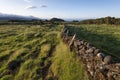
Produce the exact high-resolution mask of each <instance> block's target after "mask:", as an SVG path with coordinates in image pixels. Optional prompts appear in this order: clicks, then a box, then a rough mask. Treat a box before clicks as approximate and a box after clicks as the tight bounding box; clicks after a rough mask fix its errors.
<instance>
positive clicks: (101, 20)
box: [79, 16, 120, 25]
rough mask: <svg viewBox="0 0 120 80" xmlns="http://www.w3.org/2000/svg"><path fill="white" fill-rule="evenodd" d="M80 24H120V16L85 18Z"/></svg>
mask: <svg viewBox="0 0 120 80" xmlns="http://www.w3.org/2000/svg"><path fill="white" fill-rule="evenodd" d="M79 23H80V24H109V25H112V24H115V25H119V24H120V18H115V17H110V16H108V17H105V18H98V19H88V20H83V21H80V22H79Z"/></svg>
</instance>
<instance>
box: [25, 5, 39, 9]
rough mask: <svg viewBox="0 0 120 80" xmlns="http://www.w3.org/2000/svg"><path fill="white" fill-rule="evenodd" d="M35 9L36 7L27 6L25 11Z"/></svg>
mask: <svg viewBox="0 0 120 80" xmlns="http://www.w3.org/2000/svg"><path fill="white" fill-rule="evenodd" d="M35 8H37V7H36V6H27V7H26V9H35Z"/></svg>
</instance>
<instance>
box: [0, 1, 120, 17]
mask: <svg viewBox="0 0 120 80" xmlns="http://www.w3.org/2000/svg"><path fill="white" fill-rule="evenodd" d="M0 13H6V14H17V15H25V16H35V17H39V18H46V19H47V18H52V17H57V18H68V19H81V18H82V19H84V18H85V19H86V18H98V17H106V16H114V17H120V0H0Z"/></svg>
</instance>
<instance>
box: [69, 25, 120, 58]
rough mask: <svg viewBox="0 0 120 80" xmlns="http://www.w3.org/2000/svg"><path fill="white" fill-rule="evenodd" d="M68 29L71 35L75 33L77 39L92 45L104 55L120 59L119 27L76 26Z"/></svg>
mask: <svg viewBox="0 0 120 80" xmlns="http://www.w3.org/2000/svg"><path fill="white" fill-rule="evenodd" d="M73 26H74V25H73ZM68 28H69V30H70V33H71V35H73V34H74V33H76V34H77V37H78V38H80V39H83V40H86V41H88V42H90V43H92V44H94V45H95V46H96V47H97V48H100V49H101V50H103V51H104V52H105V53H110V54H113V55H115V56H118V57H120V26H116V25H77V26H74V27H72V26H71V27H68Z"/></svg>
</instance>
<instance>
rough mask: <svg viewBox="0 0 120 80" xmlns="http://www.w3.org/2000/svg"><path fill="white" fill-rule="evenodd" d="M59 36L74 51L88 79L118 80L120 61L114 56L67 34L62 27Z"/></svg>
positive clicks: (67, 31) (119, 78) (119, 77)
mask: <svg viewBox="0 0 120 80" xmlns="http://www.w3.org/2000/svg"><path fill="white" fill-rule="evenodd" d="M61 36H62V38H63V41H64V42H65V43H66V44H67V45H68V46H69V48H70V50H71V51H75V52H76V53H77V55H78V56H79V58H80V60H81V62H82V63H83V65H84V66H85V70H86V72H87V74H88V77H89V80H120V62H119V60H118V61H116V57H113V56H111V55H105V54H104V53H103V52H102V51H101V50H100V49H98V48H96V47H94V46H93V45H92V44H90V43H89V42H87V41H85V40H81V39H77V38H76V34H74V35H73V36H69V30H68V29H67V28H66V27H64V29H63V31H62V33H61Z"/></svg>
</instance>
